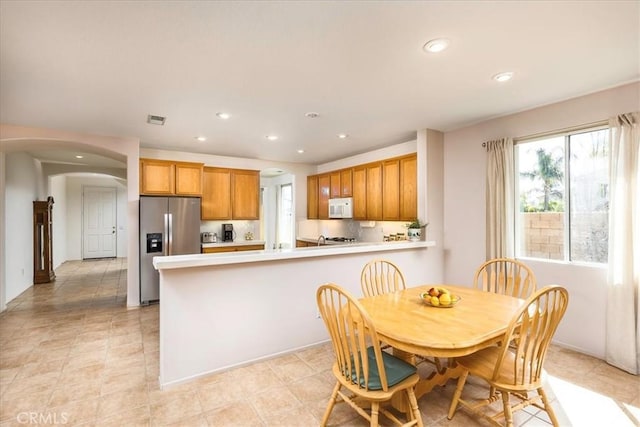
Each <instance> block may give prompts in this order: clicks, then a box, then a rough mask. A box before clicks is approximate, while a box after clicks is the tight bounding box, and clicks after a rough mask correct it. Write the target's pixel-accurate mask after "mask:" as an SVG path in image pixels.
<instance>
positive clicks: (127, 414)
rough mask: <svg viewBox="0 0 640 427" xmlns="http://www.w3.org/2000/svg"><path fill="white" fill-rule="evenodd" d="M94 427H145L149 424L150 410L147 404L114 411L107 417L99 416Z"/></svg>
mask: <svg viewBox="0 0 640 427" xmlns="http://www.w3.org/2000/svg"><path fill="white" fill-rule="evenodd" d="M94 425H95V426H96V427H123V426H126V427H147V426H151V410H150V409H149V405H143V406H138V407H136V408H131V409H123V410H121V411H116V412H115V413H112V414H111V415H110V416H108V417H104V418H103V417H99V418H98V419H97V421H96V422H95V424H94Z"/></svg>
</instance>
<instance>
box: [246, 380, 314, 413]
mask: <svg viewBox="0 0 640 427" xmlns="http://www.w3.org/2000/svg"><path fill="white" fill-rule="evenodd" d="M247 401H248V402H249V403H251V405H252V406H253V407H254V408H255V409H256V411H257V412H258V414H259V415H260V417H262V418H263V419H266V418H269V417H276V416H279V415H281V414H282V413H284V412H288V411H291V410H293V409H295V408H299V407H301V406H302V403H301V402H300V401H299V400H298V399H297V398H296V396H295V395H294V394H293V393H291V391H289V389H287V388H286V387H285V386H280V387H272V388H269V389H267V390H266V391H263V392H261V393H258V394H255V395H253V396H249V397H247Z"/></svg>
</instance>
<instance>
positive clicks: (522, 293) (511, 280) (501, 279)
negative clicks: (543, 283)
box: [473, 258, 536, 299]
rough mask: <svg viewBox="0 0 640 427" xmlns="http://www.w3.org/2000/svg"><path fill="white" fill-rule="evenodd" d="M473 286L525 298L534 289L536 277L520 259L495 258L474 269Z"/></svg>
mask: <svg viewBox="0 0 640 427" xmlns="http://www.w3.org/2000/svg"><path fill="white" fill-rule="evenodd" d="M473 287H474V288H476V289H480V290H483V291H487V292H495V293H498V294H504V295H510V296H512V297H516V298H522V299H526V298H528V297H529V295H531V294H532V293H533V292H535V290H536V277H535V275H534V274H533V271H532V270H531V269H530V268H529V267H528V266H527V265H526V264H525V263H523V262H522V261H518V260H517V259H513V258H495V259H491V260H489V261H487V262H485V263H484V264H482V265H481V266H480V267H479V268H478V269H477V270H476V274H475V276H474V278H473Z"/></svg>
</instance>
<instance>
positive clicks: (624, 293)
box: [605, 112, 640, 375]
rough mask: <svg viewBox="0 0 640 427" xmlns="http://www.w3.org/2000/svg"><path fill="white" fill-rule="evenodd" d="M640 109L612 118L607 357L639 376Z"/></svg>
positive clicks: (618, 365)
mask: <svg viewBox="0 0 640 427" xmlns="http://www.w3.org/2000/svg"><path fill="white" fill-rule="evenodd" d="M638 119H639V113H637V112H636V113H629V114H623V115H620V116H618V117H614V118H613V119H611V120H610V121H609V126H610V150H611V152H610V158H611V159H610V182H609V186H610V199H609V266H608V267H609V268H608V274H607V286H608V293H607V326H606V333H607V335H606V349H605V353H606V360H607V362H608V363H610V364H612V365H614V366H617V367H618V368H621V369H624V370H625V371H627V372H630V373H632V374H636V375H638V374H640V304H639V303H638V293H639V292H640V195H639V194H638V192H639V191H640V154H639V153H638V152H639V151H640V149H639V147H640V132H639V130H638Z"/></svg>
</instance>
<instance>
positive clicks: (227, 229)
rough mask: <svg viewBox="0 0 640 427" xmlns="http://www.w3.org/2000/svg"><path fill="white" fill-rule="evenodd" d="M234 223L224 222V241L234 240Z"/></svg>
mask: <svg viewBox="0 0 640 427" xmlns="http://www.w3.org/2000/svg"><path fill="white" fill-rule="evenodd" d="M233 235H234V232H233V224H222V241H223V242H233Z"/></svg>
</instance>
